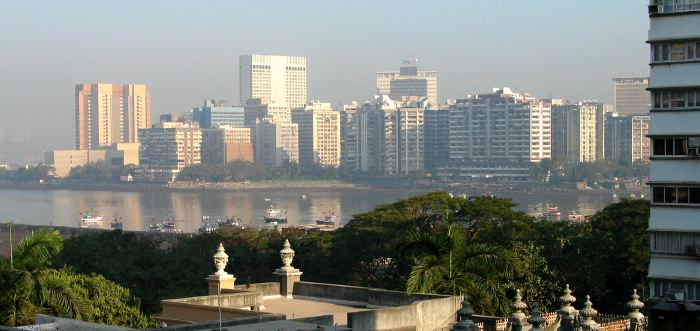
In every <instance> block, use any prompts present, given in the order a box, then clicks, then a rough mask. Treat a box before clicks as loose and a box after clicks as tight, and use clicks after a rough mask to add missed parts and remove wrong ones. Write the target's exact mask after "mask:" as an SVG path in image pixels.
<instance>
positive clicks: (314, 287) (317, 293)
mask: <svg viewBox="0 0 700 331" xmlns="http://www.w3.org/2000/svg"><path fill="white" fill-rule="evenodd" d="M292 295H293V296H294V297H309V298H318V299H321V300H323V301H336V302H343V303H345V304H348V305H355V306H363V307H364V306H366V305H367V299H368V298H369V289H368V288H366V287H358V286H345V285H336V284H324V283H312V282H296V283H294V289H293V291H292Z"/></svg>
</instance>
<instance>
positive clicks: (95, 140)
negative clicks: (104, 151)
mask: <svg viewBox="0 0 700 331" xmlns="http://www.w3.org/2000/svg"><path fill="white" fill-rule="evenodd" d="M150 125H151V97H150V95H149V93H148V89H147V88H146V85H138V84H128V85H118V84H102V83H97V84H78V85H76V86H75V148H76V149H98V148H104V147H107V146H109V145H111V144H113V143H136V142H138V139H139V138H138V129H141V128H148V127H149V126H150Z"/></svg>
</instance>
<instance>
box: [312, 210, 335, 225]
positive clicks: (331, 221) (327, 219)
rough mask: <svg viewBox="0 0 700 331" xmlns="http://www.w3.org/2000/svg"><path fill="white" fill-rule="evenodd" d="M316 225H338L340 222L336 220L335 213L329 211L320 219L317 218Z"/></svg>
mask: <svg viewBox="0 0 700 331" xmlns="http://www.w3.org/2000/svg"><path fill="white" fill-rule="evenodd" d="M316 225H324V226H338V225H340V222H339V221H338V217H337V216H335V213H333V212H329V213H326V214H325V215H323V218H322V219H317V220H316Z"/></svg>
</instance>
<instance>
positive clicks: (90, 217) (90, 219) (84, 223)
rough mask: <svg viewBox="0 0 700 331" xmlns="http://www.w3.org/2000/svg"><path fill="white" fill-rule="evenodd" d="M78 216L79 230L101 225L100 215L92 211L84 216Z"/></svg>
mask: <svg viewBox="0 0 700 331" xmlns="http://www.w3.org/2000/svg"><path fill="white" fill-rule="evenodd" d="M80 215H81V218H80V227H81V228H90V227H93V226H98V225H100V224H102V215H99V214H96V213H95V211H94V210H93V211H90V212H87V213H85V214H83V213H80Z"/></svg>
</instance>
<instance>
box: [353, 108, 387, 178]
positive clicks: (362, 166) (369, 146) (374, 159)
mask: <svg viewBox="0 0 700 331" xmlns="http://www.w3.org/2000/svg"><path fill="white" fill-rule="evenodd" d="M384 107H386V108H391V109H393V108H395V106H394V102H393V101H392V100H391V99H389V97H388V96H376V97H375V100H374V101H372V102H366V103H364V104H362V105H357V104H355V105H351V106H349V107H345V108H344V110H343V112H342V113H341V122H342V127H341V130H342V141H343V143H342V145H341V153H342V155H343V166H345V167H348V168H349V169H352V170H355V171H361V172H366V173H372V174H381V173H382V169H383V168H382V165H383V162H382V151H383V149H384V147H383V144H382V139H383V135H384V127H383V123H384V121H383V114H384V113H383V111H382V109H383V108H384Z"/></svg>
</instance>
